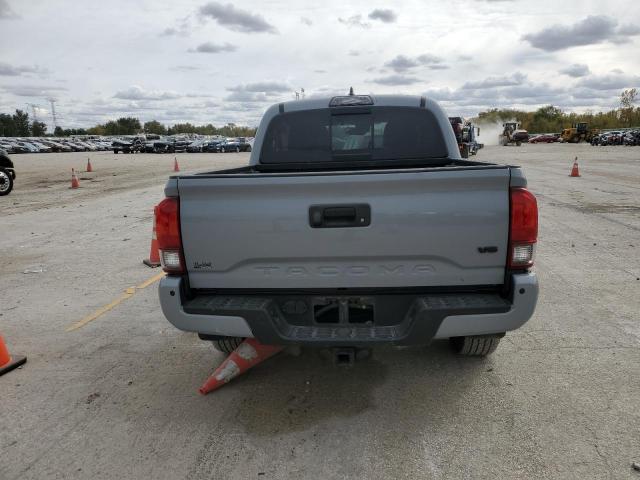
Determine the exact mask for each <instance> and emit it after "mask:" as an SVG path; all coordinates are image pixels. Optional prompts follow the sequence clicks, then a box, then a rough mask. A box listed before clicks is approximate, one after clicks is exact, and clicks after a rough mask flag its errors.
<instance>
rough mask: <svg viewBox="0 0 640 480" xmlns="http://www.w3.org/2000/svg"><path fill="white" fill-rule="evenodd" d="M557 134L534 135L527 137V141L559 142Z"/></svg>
mask: <svg viewBox="0 0 640 480" xmlns="http://www.w3.org/2000/svg"><path fill="white" fill-rule="evenodd" d="M559 141H560V138H559V136H556V135H555V134H553V133H543V134H541V135H536V136H535V137H533V138H531V139H529V143H555V142H559Z"/></svg>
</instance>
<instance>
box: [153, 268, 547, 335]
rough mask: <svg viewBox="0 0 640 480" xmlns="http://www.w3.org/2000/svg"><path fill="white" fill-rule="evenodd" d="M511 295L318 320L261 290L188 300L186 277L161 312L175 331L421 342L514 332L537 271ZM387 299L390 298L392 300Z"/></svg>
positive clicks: (448, 298)
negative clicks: (372, 316) (363, 319)
mask: <svg viewBox="0 0 640 480" xmlns="http://www.w3.org/2000/svg"><path fill="white" fill-rule="evenodd" d="M510 290H511V292H512V294H511V296H510V298H507V299H504V298H501V297H499V296H498V295H495V294H487V293H477V294H475V293H471V294H470V293H465V294H453V293H451V294H435V295H413V296H407V295H405V296H404V297H405V298H404V302H402V301H400V302H399V306H398V309H397V310H396V311H394V310H392V311H391V312H389V311H388V309H387V312H386V313H387V316H390V314H391V316H394V317H396V318H397V319H398V323H396V324H392V325H385V324H382V325H363V324H352V323H348V324H343V323H336V324H316V323H314V322H313V321H310V322H306V323H305V322H300V321H295V320H292V315H290V314H289V313H290V312H289V313H283V309H282V308H281V305H282V304H281V302H280V303H279V302H278V301H276V300H275V299H274V298H273V297H267V296H262V295H255V296H248V295H245V296H239V295H202V296H198V297H195V298H192V299H187V295H186V291H185V282H184V280H183V279H181V278H179V277H165V278H164V279H162V281H161V282H160V287H159V296H160V304H161V306H162V311H163V313H164V315H165V316H166V317H167V319H168V320H169V321H170V322H171V323H172V324H173V325H174V326H175V327H176V328H178V329H180V330H185V331H191V332H198V333H203V334H209V335H222V336H236V337H255V338H257V339H258V340H260V341H261V342H262V343H265V344H310V345H318V346H332V345H350V346H356V345H372V344H381V343H390V344H394V345H424V344H428V343H430V342H431V340H432V339H434V338H449V337H458V336H467V335H484V334H493V333H503V332H507V331H510V330H515V329H517V328H519V327H521V326H522V325H524V324H525V323H526V322H527V320H529V319H530V318H531V316H532V315H533V312H534V310H535V306H536V302H537V299H538V282H537V278H536V276H535V274H533V273H524V274H515V275H512V279H511V289H510ZM387 301H388V299H387Z"/></svg>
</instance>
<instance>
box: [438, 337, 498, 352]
mask: <svg viewBox="0 0 640 480" xmlns="http://www.w3.org/2000/svg"><path fill="white" fill-rule="evenodd" d="M502 337H504V334H502V335H478V336H470V337H452V338H450V339H449V343H450V344H451V347H452V348H453V351H454V352H456V353H457V354H459V355H465V356H467V357H485V356H487V355H490V354H492V353H493V352H495V351H496V348H498V344H499V343H500V339H501V338H502Z"/></svg>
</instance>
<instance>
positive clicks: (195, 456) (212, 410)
mask: <svg viewBox="0 0 640 480" xmlns="http://www.w3.org/2000/svg"><path fill="white" fill-rule="evenodd" d="M87 156H88V155H87V154H82V153H67V154H41V155H29V154H27V155H15V156H13V160H14V163H15V166H16V171H17V179H16V184H15V190H14V192H13V193H12V194H11V195H9V196H7V197H2V198H0V232H1V235H0V251H1V252H2V262H0V292H2V293H1V297H0V333H2V335H4V337H5V339H6V341H7V343H8V345H9V348H10V350H11V351H12V353H15V354H25V355H27V356H28V358H29V359H28V363H27V364H26V365H25V366H24V367H23V368H21V369H19V370H16V371H13V372H11V373H9V374H7V375H5V376H3V377H0V452H1V453H0V479H3V480H14V479H16V480H17V479H43V478H65V479H66V478H83V479H84V478H94V479H101V478H104V479H114V478H153V479H164V478H166V479H177V478H185V479H187V478H188V479H199V478H221V479H225V478H264V479H269V478H274V479H284V478H324V479H334V478H335V479H343V478H375V479H377V478H380V479H390V478H408V479H415V478H445V477H446V478H488V479H495V478H562V479H568V478H576V479H578V478H580V479H582V478H612V479H620V478H639V479H640V472H635V471H633V470H632V468H631V464H632V462H633V461H636V462H640V313H639V312H640V158H639V152H638V150H637V149H636V148H626V147H591V146H589V145H584V144H581V145H566V144H539V145H524V146H522V147H520V148H518V147H487V148H485V149H484V150H481V151H480V153H479V155H478V157H477V158H478V160H486V161H495V162H500V163H511V164H519V165H522V166H523V167H524V168H525V172H526V174H527V177H528V179H529V186H530V188H531V190H533V191H534V192H535V193H536V195H537V196H538V201H539V205H540V237H539V248H538V252H537V263H536V270H537V272H538V275H539V279H540V282H541V298H540V302H539V304H538V309H537V311H536V314H535V316H534V318H533V319H532V320H531V321H530V322H529V323H527V324H526V325H525V327H524V328H522V329H521V330H519V331H516V332H513V333H510V334H508V335H507V336H506V337H505V339H504V340H503V342H502V344H501V345H500V347H499V348H498V350H497V352H496V353H495V354H494V355H493V356H491V357H490V358H487V359H482V360H478V359H474V358H461V357H456V356H454V355H453V354H451V353H450V352H449V350H448V345H447V343H446V342H435V343H434V344H433V345H432V346H431V347H430V348H428V349H425V348H408V349H393V348H381V349H377V350H375V351H374V354H373V358H372V359H370V360H368V361H364V362H361V363H358V364H356V365H355V366H354V367H352V368H346V369H345V368H340V367H334V366H332V365H331V364H330V363H329V362H328V361H326V360H324V359H322V358H321V357H320V356H319V355H317V352H314V351H304V352H303V353H302V355H301V356H300V357H297V358H293V357H290V356H287V355H280V356H278V357H275V358H274V359H272V360H270V361H269V362H267V363H265V364H263V365H261V366H259V367H257V368H256V369H254V370H252V371H250V372H249V373H248V374H247V375H245V376H244V377H242V378H239V379H237V380H235V381H234V382H233V383H232V384H229V385H227V386H226V387H224V388H223V389H221V390H220V391H218V392H215V393H213V394H210V395H209V396H206V397H203V396H200V395H199V394H198V392H197V388H198V387H199V386H200V384H201V383H202V382H203V381H204V380H205V378H206V377H207V376H208V375H209V374H210V373H211V371H212V370H213V368H214V367H215V366H217V365H218V364H219V362H220V361H221V360H222V355H221V354H219V353H216V352H215V351H214V350H213V349H212V347H211V346H210V345H208V344H206V343H205V342H202V341H200V340H198V338H197V337H196V336H195V335H194V334H187V333H183V332H180V331H178V330H176V329H174V328H173V327H172V326H171V325H170V324H169V323H168V322H167V321H166V320H165V319H164V317H163V316H162V313H161V312H160V309H159V305H158V301H157V295H156V284H155V283H152V281H153V278H154V277H155V276H157V275H158V273H159V272H158V270H151V269H148V268H147V267H145V266H143V265H142V263H141V260H142V259H143V258H146V257H147V256H148V254H149V242H150V236H151V222H152V208H153V205H155V204H156V203H157V202H158V201H159V200H160V199H161V198H162V189H163V186H164V182H165V180H166V178H167V176H168V175H170V174H171V173H172V168H173V159H174V156H173V155H153V154H149V155H122V154H121V155H114V154H112V153H107V152H102V153H94V154H90V157H91V161H92V164H93V168H94V172H93V173H80V184H81V188H80V189H79V190H70V189H69V185H70V170H71V167H75V168H76V169H78V170H79V171H80V172H83V171H84V167H85V165H86V161H87ZM575 156H578V158H579V162H580V171H581V174H582V177H581V178H570V177H569V172H570V170H571V164H572V162H573V159H574V157H575ZM177 158H178V161H179V162H180V166H181V169H182V170H183V171H187V170H202V169H207V168H217V167H222V166H229V167H231V166H237V165H241V164H243V163H245V162H246V161H247V159H248V154H235V153H234V154H181V155H178V156H177ZM131 287H137V288H135V289H130V288H131ZM127 289H129V290H128V292H129V293H128V294H125V295H124V296H123V292H124V291H125V290H127ZM118 299H120V301H119V302H118V301H117V300H118ZM114 301H116V303H115V305H112V307H111V308H108V309H107V310H105V313H104V314H102V315H100V316H98V317H97V318H95V319H91V317H90V315H91V314H92V312H95V311H96V310H98V309H100V308H102V307H105V306H109V305H110V304H113V303H114Z"/></svg>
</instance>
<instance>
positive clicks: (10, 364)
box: [0, 335, 27, 375]
mask: <svg viewBox="0 0 640 480" xmlns="http://www.w3.org/2000/svg"><path fill="white" fill-rule="evenodd" d="M26 361H27V357H19V356H16V355H14V356H11V355H9V350H7V346H6V345H5V344H4V338H2V335H0V375H4V374H5V373H8V372H10V371H11V370H13V369H14V368H18V367H19V366H20V365H24V364H25V363H26Z"/></svg>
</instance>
